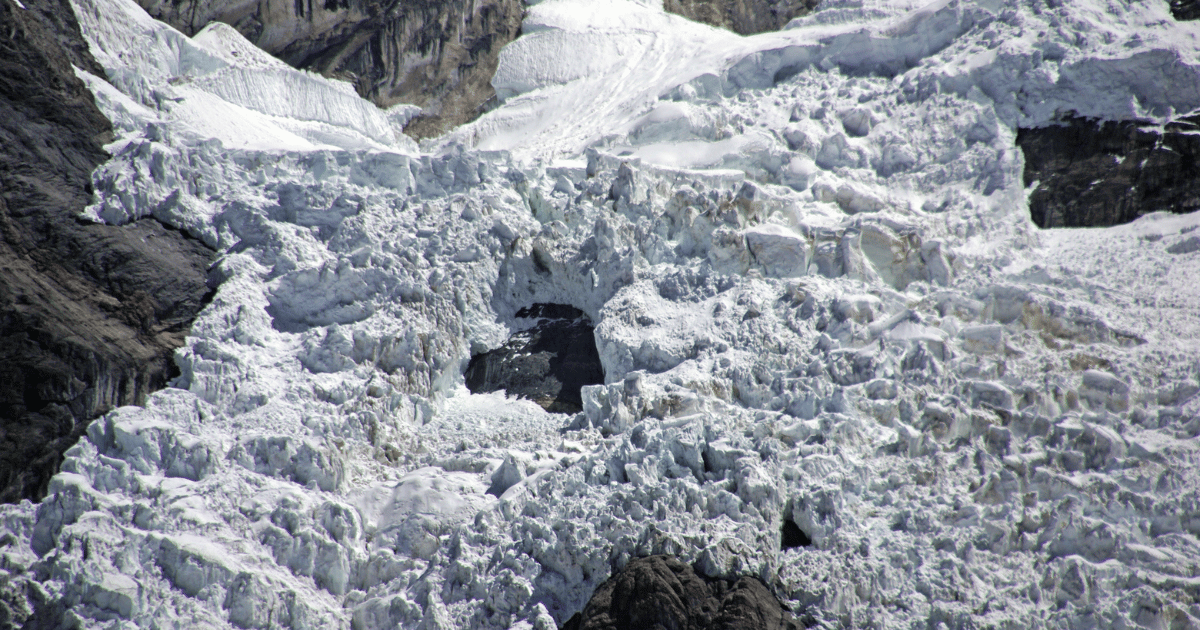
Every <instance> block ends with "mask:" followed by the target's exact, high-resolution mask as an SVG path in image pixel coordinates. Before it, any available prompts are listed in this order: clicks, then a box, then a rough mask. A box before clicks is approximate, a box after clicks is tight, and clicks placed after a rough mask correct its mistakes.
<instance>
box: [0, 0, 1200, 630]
mask: <svg viewBox="0 0 1200 630" xmlns="http://www.w3.org/2000/svg"><path fill="white" fill-rule="evenodd" d="M74 6H75V9H76V13H77V14H78V16H79V19H80V22H81V25H82V27H83V32H84V34H85V37H86V38H88V40H89V44H90V46H91V48H92V51H93V54H94V55H95V56H96V58H97V59H98V60H99V61H100V63H101V64H102V66H103V67H104V68H105V70H106V73H107V75H108V76H107V77H106V78H100V77H94V76H90V75H87V74H86V73H84V72H82V71H80V75H81V76H82V77H83V79H84V80H85V81H86V82H87V84H88V85H89V86H90V87H91V89H92V90H93V92H94V93H95V94H96V100H97V103H98V104H99V105H100V106H101V108H102V109H103V111H105V113H106V114H107V115H108V116H109V117H110V118H111V119H112V120H113V122H114V126H115V128H116V130H117V135H118V138H117V140H116V141H115V142H114V143H113V144H112V145H110V146H109V150H110V152H111V153H112V155H113V157H112V159H111V160H110V161H109V162H108V163H106V164H105V165H103V166H102V167H101V168H100V169H98V170H97V171H96V173H95V174H94V177H93V179H94V187H95V190H96V199H95V204H94V205H93V206H92V207H91V208H89V209H88V211H87V212H86V215H87V217H88V218H89V219H90V220H93V221H103V222H106V223H112V224H122V223H126V222H129V221H132V220H136V219H138V218H141V217H146V216H153V217H155V218H157V219H158V220H160V221H163V222H164V223H167V224H168V225H171V226H174V227H177V228H179V229H182V230H185V231H187V232H188V233H190V234H192V235H194V236H196V237H197V238H200V239H202V240H203V241H204V242H205V243H207V244H209V245H210V246H212V247H214V248H215V249H216V250H217V251H218V254H219V259H218V262H217V263H216V264H215V265H214V267H213V269H212V271H211V274H212V278H213V281H214V283H216V282H219V288H218V289H217V291H216V294H215V296H214V297H213V300H212V302H211V303H210V304H209V305H208V306H207V307H206V308H205V309H204V310H203V311H202V312H201V314H200V316H199V317H198V319H197V320H196V323H195V325H194V327H193V329H192V331H191V334H190V336H189V337H188V339H187V342H186V345H185V347H184V348H182V349H181V350H180V351H179V352H178V354H177V355H176V361H177V363H178V365H179V367H180V370H181V373H182V375H181V376H180V377H179V378H178V379H177V380H176V381H175V382H174V383H173V387H171V388H168V389H165V390H162V391H160V392H158V393H156V394H153V395H152V396H150V397H149V399H148V400H147V402H146V405H145V406H144V407H125V408H121V409H118V410H116V411H114V412H112V413H110V414H108V415H106V416H104V417H102V418H100V419H98V420H97V421H96V422H94V423H93V424H92V425H91V427H90V428H89V429H88V433H87V436H86V437H85V439H83V440H82V441H81V442H80V443H79V444H78V445H77V446H75V447H74V448H72V449H71V450H70V451H69V452H68V453H67V457H66V460H65V462H64V464H63V467H62V472H61V473H59V474H58V475H57V476H56V477H54V479H53V480H52V482H51V489H50V494H49V496H47V498H46V499H45V500H44V501H43V502H42V503H41V504H38V505H34V504H30V503H28V502H26V503H22V504H20V505H15V506H4V507H3V508H2V509H0V518H2V519H3V523H4V528H5V529H6V531H7V533H6V534H5V541H6V542H5V545H4V546H3V547H0V558H2V560H0V567H2V570H3V571H4V572H5V573H6V574H7V576H8V578H9V579H10V580H17V581H27V582H30V584H31V586H30V588H32V589H40V591H41V592H43V593H44V594H45V596H46V599H47V600H55V599H57V600H59V601H61V602H63V604H64V605H65V606H67V608H68V612H67V614H68V616H69V617H70V618H71V619H73V620H76V621H78V623H80V624H81V625H83V626H86V627H105V628H134V627H158V628H168V627H178V628H201V627H212V628H228V627H231V626H236V627H241V628H267V627H294V628H330V627H353V628H356V629H363V630H366V629H372V628H392V627H405V628H410V627H411V628H429V629H433V628H468V627H469V628H497V629H505V628H536V629H538V630H546V629H548V628H554V627H555V625H556V624H560V623H562V622H563V621H565V620H566V619H567V618H568V617H570V616H571V615H572V614H573V613H575V612H577V611H578V610H580V609H581V608H582V606H583V605H584V603H585V602H586V601H587V599H588V598H589V597H590V595H591V593H592V591H593V590H594V589H595V587H596V586H597V585H599V584H600V583H601V582H603V581H604V580H605V579H606V578H607V577H608V576H609V575H611V573H612V572H613V571H614V570H616V569H619V568H620V567H622V566H623V565H624V564H625V563H626V562H627V561H628V560H629V559H631V558H633V557H637V556H642V555H648V554H652V553H669V554H674V555H676V556H678V557H679V558H681V559H682V560H684V561H685V562H688V563H694V564H695V565H696V566H697V567H698V568H699V570H701V571H702V572H703V573H705V574H707V575H710V576H714V577H732V576H735V575H746V574H748V575H754V576H757V577H759V578H761V579H762V580H763V581H764V582H765V583H766V584H767V585H768V587H769V588H771V589H772V590H773V591H774V592H775V593H776V594H777V595H778V596H779V598H780V600H781V601H783V602H784V603H785V605H786V606H788V607H789V608H790V609H791V610H792V611H793V612H795V613H796V614H797V615H798V616H805V618H806V619H807V620H808V621H809V622H811V623H814V624H817V625H820V626H822V627H879V628H916V627H921V628H925V627H929V628H941V627H946V628H974V627H1004V628H1090V627H1113V628H1124V627H1149V628H1190V627H1197V626H1200V540H1198V537H1200V474H1197V472H1196V471H1197V470H1200V444H1198V442H1197V439H1196V438H1197V435H1198V434H1200V395H1197V392H1198V391H1200V289H1198V288H1197V284H1196V280H1195V279H1196V278H1200V240H1198V237H1197V234H1200V232H1196V231H1195V230H1196V229H1197V227H1200V214H1192V215H1182V216H1175V215H1166V214H1161V213H1156V214H1151V215H1148V216H1146V217H1144V218H1142V219H1140V220H1139V221H1137V222H1135V223H1133V224H1130V225H1125V226H1118V227H1113V228H1105V229H1091V230H1049V231H1044V232H1043V231H1039V230H1037V229H1036V228H1035V227H1033V225H1032V223H1031V222H1030V220H1029V216H1028V206H1027V204H1026V201H1025V195H1026V190H1025V189H1024V188H1023V184H1022V179H1021V170H1022V163H1023V160H1022V156H1021V154H1020V152H1019V151H1018V150H1017V149H1016V148H1015V146H1014V137H1015V131H1016V127H1017V126H1031V125H1043V124H1051V123H1052V122H1053V120H1054V118H1055V117H1056V116H1058V115H1060V114H1067V113H1069V112H1074V113H1075V114H1076V115H1080V116H1103V117H1108V118H1130V117H1138V118H1145V119H1150V120H1154V121H1159V122H1161V123H1164V124H1165V123H1166V122H1168V121H1169V120H1171V119H1172V118H1173V117H1175V116H1182V115H1186V114H1191V113H1195V110H1197V108H1200V62H1198V61H1197V52H1198V51H1200V40H1198V39H1197V33H1198V31H1197V27H1196V26H1194V25H1193V24H1188V23H1176V22H1174V21H1173V20H1172V18H1171V16H1170V13H1169V12H1168V7H1167V4H1166V3H1165V2H1145V3H1126V2H1123V1H1120V0H1118V1H1114V2H1099V1H1098V0H1094V1H1093V0H1089V1H1082V0H1081V1H1080V2H1074V3H1058V2H1046V3H1042V2H1040V0H1039V1H1029V2H1018V1H1015V0H1013V1H1005V0H990V1H981V2H977V3H969V2H965V1H962V0H957V1H956V0H938V1H937V2H934V3H932V4H929V5H925V6H921V5H919V4H914V3H911V2H899V1H893V2H889V1H887V0H867V1H866V2H858V1H849V0H846V1H841V0H828V1H827V2H824V3H823V4H822V6H821V8H820V10H818V11H817V12H815V13H814V14H812V15H809V16H806V17H804V18H800V19H797V20H794V21H793V22H792V23H791V24H790V25H789V27H788V28H787V29H785V30H783V31H780V32H776V33H766V34H762V35H757V36H752V37H740V36H737V35H733V34H730V33H728V32H724V31H719V30H716V29H713V28H710V27H707V26H703V25H699V24H695V23H691V22H688V21H687V20H684V19H683V18H680V17H677V16H674V15H668V14H666V13H664V12H663V11H662V9H661V6H658V5H657V4H655V3H654V2H631V1H627V0H605V1H604V2H595V1H592V0H543V1H542V2H539V3H536V4H531V6H530V7H529V11H528V16H527V18H526V21H525V24H524V27H523V33H524V34H523V35H522V37H520V38H519V39H517V40H516V41H515V42H513V43H512V44H511V45H509V47H507V48H506V49H505V50H504V52H503V54H502V56H501V60H500V68H499V69H498V71H497V73H496V78H495V80H494V84H495V87H496V89H497V92H498V93H499V94H500V95H501V96H502V98H503V104H502V105H501V106H500V107H498V108H497V109H495V110H493V111H491V112H489V113H487V114H485V115H484V116H483V117H481V118H480V119H478V120H477V121H475V122H473V123H470V124H468V125H465V126H464V127H462V128H460V129H458V130H455V131H453V132H451V133H450V134H448V135H447V136H445V137H443V138H441V139H437V140H434V141H432V142H427V143H426V144H425V145H424V146H422V147H420V148H418V147H417V145H416V144H415V143H413V142H412V141H411V140H409V139H407V138H406V137H404V136H403V135H402V134H401V133H400V132H399V127H400V126H402V125H403V124H404V122H405V121H406V120H407V119H408V118H409V117H411V116H412V115H413V113H414V109H413V108H412V107H403V106H401V107H398V108H395V109H394V110H391V111H382V110H379V109H377V108H375V107H374V106H373V105H371V104H370V103H367V102H366V101H363V100H361V99H358V97H356V96H355V95H354V93H353V91H352V90H350V89H349V88H348V87H347V86H346V85H345V84H341V83H338V82H336V81H331V80H327V79H324V78H321V77H319V76H316V75H312V74H308V73H304V72H300V71H296V70H292V69H290V68H288V67H287V66H285V65H284V64H282V63H280V62H278V61H276V60H274V59H272V58H270V57H269V56H267V55H266V54H265V53H262V52H260V51H258V50H256V49H255V48H253V47H252V46H250V45H249V44H248V43H247V42H246V41H245V40H243V39H242V38H241V36H240V35H238V34H237V33H236V32H235V31H234V30H233V29H231V28H228V27H225V26H221V25H214V26H210V27H209V28H208V29H206V30H204V31H202V32H201V33H199V34H197V35H196V37H195V38H191V39H189V38H187V37H185V36H183V35H181V34H180V33H178V32H176V31H174V30H172V29H171V28H169V27H167V26H165V25H162V24H160V23H157V22H154V21H153V20H151V19H150V18H148V17H147V16H146V15H145V14H144V13H143V12H142V11H141V9H139V8H138V7H137V6H136V5H135V4H134V3H133V2H132V1H131V0H76V2H75V3H74ZM538 302H547V303H562V304H571V305H574V306H576V307H578V308H580V309H582V310H583V311H584V312H585V313H587V315H588V316H589V317H590V318H591V319H592V321H593V322H595V323H596V324H597V327H596V342H597V347H598V349H599V351H600V355H601V359H602V363H603V367H604V372H605V381H606V384H604V385H597V386H590V387H587V388H585V390H584V392H583V398H584V407H585V409H584V412H583V413H580V414H577V415H575V416H570V415H560V414H550V413H547V412H545V411H543V410H542V409H541V408H540V407H538V406H537V405H536V404H534V403H532V402H530V401H526V400H519V399H515V398H508V397H505V396H504V395H503V394H502V393H492V394H480V395H474V394H470V393H469V392H468V391H467V390H466V388H465V387H464V386H463V377H462V372H463V370H464V369H465V367H466V365H467V362H468V360H469V359H470V357H471V356H472V354H475V353H480V352H484V351H486V350H489V349H492V348H495V347H498V346H500V345H501V344H503V343H504V342H505V340H506V339H507V337H508V336H509V334H510V333H511V332H513V331H515V330H516V329H517V327H518V326H519V324H518V323H517V322H515V321H514V319H515V313H516V311H517V310H518V309H520V308H522V307H525V306H529V305H530V304H533V303H538ZM785 520H791V521H793V522H794V523H795V524H796V525H798V526H799V528H800V529H801V530H802V531H803V532H804V533H805V535H807V536H808V537H809V538H811V540H812V545H811V546H808V547H800V548H795V549H786V550H784V549H781V536H780V532H781V528H782V526H783V523H784V522H785Z"/></svg>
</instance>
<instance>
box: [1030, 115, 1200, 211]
mask: <svg viewBox="0 0 1200 630" xmlns="http://www.w3.org/2000/svg"><path fill="white" fill-rule="evenodd" d="M1198 130H1200V117H1198V116H1192V117H1187V118H1183V119H1180V120H1177V121H1174V122H1171V123H1168V124H1167V125H1165V126H1163V127H1158V126H1154V125H1151V124H1150V123H1144V122H1138V121H1101V120H1094V119H1087V118H1067V119H1065V120H1062V121H1060V122H1059V123H1058V124H1056V125H1053V126H1048V127H1039V128H1034V129H1019V130H1018V131H1017V145H1018V146H1019V147H1021V150H1022V151H1023V152H1024V153H1025V185H1026V186H1030V185H1031V184H1033V183H1034V182H1037V186H1036V187H1035V188H1034V189H1033V191H1032V192H1031V193H1030V196H1029V212H1030V214H1031V215H1032V218H1033V222H1034V223H1036V224H1037V225H1038V227H1042V228H1052V227H1100V226H1107V225H1117V224H1121V223H1128V222H1130V221H1133V220H1134V219H1136V218H1138V217H1140V216H1142V215H1144V214H1149V213H1151V212H1157V211H1168V212H1176V213H1186V212H1193V211H1195V210H1197V209H1200V163H1198V162H1197V158H1200V135H1196V132H1197V131H1198Z"/></svg>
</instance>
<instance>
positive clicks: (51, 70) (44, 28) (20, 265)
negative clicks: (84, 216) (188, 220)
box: [0, 0, 212, 502]
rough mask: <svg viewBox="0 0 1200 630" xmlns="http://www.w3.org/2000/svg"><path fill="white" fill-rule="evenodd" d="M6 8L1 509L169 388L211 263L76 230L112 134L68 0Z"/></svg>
mask: <svg viewBox="0 0 1200 630" xmlns="http://www.w3.org/2000/svg"><path fill="white" fill-rule="evenodd" d="M24 4H25V6H26V7H28V9H21V8H19V7H17V6H16V5H15V4H14V3H12V2H0V24H4V25H5V31H6V33H5V36H6V37H7V39H6V41H5V44H4V54H3V55H0V500H3V501H7V502H14V501H19V500H21V499H22V498H28V499H33V500H38V499H40V498H41V497H42V496H44V494H45V492H46V485H47V483H48V481H49V478H50V477H51V476H52V475H53V474H54V473H55V472H57V470H58V466H59V464H60V462H61V460H62V453H63V451H65V450H66V449H67V448H69V447H70V446H71V445H73V444H74V443H75V442H76V441H77V440H78V438H79V436H80V435H82V433H83V430H84V428H85V427H86V426H87V423H88V422H89V421H90V420H91V419H92V418H94V417H95V416H97V415H99V414H101V413H103V412H104V411H106V410H108V409H111V408H112V407H115V406H119V405H125V404H134V403H138V402H140V401H142V400H143V399H144V397H145V396H146V394H148V393H149V392H151V391H153V390H154V389H157V388H160V387H162V386H163V385H165V384H166V381H167V380H168V378H169V377H170V376H171V372H172V370H173V369H174V364H173V362H172V360H171V357H172V353H173V351H174V349H175V348H177V347H179V346H180V345H182V343H183V338H184V336H185V335H186V333H187V330H188V329H189V327H190V326H191V321H192V320H193V319H194V317H195V314H196V313H197V312H198V311H199V309H200V308H201V306H202V305H203V304H202V302H203V299H204V297H205V295H206V294H207V293H208V287H207V286H206V285H205V280H206V278H205V270H206V268H207V266H208V264H209V261H210V259H211V257H212V252H211V251H209V250H207V249H206V248H204V247H203V246H202V245H201V244H199V242H197V241H194V240H192V239H188V238H186V237H184V236H183V235H182V234H180V233H179V232H177V231H173V230H169V229H167V228H164V227H163V226H162V225H160V224H158V223H157V222H154V221H141V222H138V223H137V224H135V225H131V226H128V227H123V228H117V227H110V226H101V225H93V224H89V223H84V222H81V221H78V220H77V219H76V215H77V214H78V213H79V212H80V211H81V210H83V208H84V206H85V205H86V204H87V203H88V201H89V198H90V191H91V183H90V175H91V171H92V169H94V168H95V167H96V166H97V165H98V164H100V163H101V162H102V161H104V160H106V159H107V158H108V155H107V154H106V153H105V152H104V150H103V148H102V143H103V142H105V141H107V140H108V139H109V138H111V135H112V132H111V126H110V124H109V122H108V120H107V119H105V118H104V116H103V114H101V113H100V111H99V110H98V109H97V108H96V106H95V103H94V102H93V100H92V95H91V93H90V92H88V90H87V88H85V87H84V85H83V84H82V83H81V82H80V81H79V80H78V79H77V78H76V77H75V74H74V71H73V70H72V69H71V64H75V65H77V66H79V67H81V68H84V69H86V70H88V71H90V72H92V73H94V74H97V75H99V76H103V74H104V72H103V69H101V68H100V67H99V65H98V64H97V63H96V62H95V60H94V59H92V58H91V56H90V54H89V53H88V51H87V45H86V44H85V43H84V41H83V38H82V36H81V34H80V32H79V26H78V23H77V22H76V21H75V15H74V12H73V11H72V9H71V6H70V3H69V1H68V0H29V1H28V2H24Z"/></svg>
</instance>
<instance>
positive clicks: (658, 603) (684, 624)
mask: <svg viewBox="0 0 1200 630" xmlns="http://www.w3.org/2000/svg"><path fill="white" fill-rule="evenodd" d="M801 627H802V626H801V625H800V624H799V623H798V622H797V621H796V620H795V618H793V616H792V614H791V613H789V612H788V611H786V610H784V609H783V606H782V605H780V603H779V600H778V599H777V598H776V597H775V596H774V595H773V594H772V593H771V591H770V590H769V589H767V587H766V585H765V584H763V583H762V581H760V580H758V579H757V578H752V577H741V578H738V579H737V580H732V581H727V580H720V579H708V578H704V577H701V576H699V575H696V572H695V571H694V570H692V567H690V566H688V565H686V564H684V563H682V562H680V561H679V560H676V559H675V558H671V557H669V556H650V557H649V558H639V559H637V560H634V561H632V562H630V563H629V564H627V565H625V568H624V569H622V570H621V571H619V572H618V573H617V574H616V575H613V576H612V577H610V578H609V579H607V580H605V582H604V583H603V584H601V585H600V587H599V588H597V589H596V593H595V594H594V595H592V599H591V600H590V601H588V603H587V606H585V607H584V608H583V611H581V612H579V613H576V614H575V616H573V617H571V619H569V620H568V621H567V622H566V623H565V624H563V630H625V629H626V628H646V629H655V628H663V629H666V628H670V629H671V630H718V629H719V630H785V629H786V630H791V629H799V628H801Z"/></svg>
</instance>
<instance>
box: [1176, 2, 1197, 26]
mask: <svg viewBox="0 0 1200 630" xmlns="http://www.w3.org/2000/svg"><path fill="white" fill-rule="evenodd" d="M1171 15H1172V16H1174V17H1175V19H1176V20H1179V21H1180V22H1186V21H1188V20H1195V19H1196V18H1200V0H1171Z"/></svg>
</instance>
